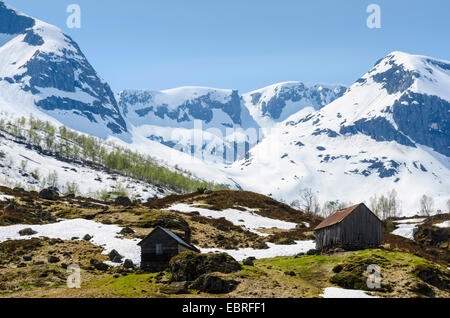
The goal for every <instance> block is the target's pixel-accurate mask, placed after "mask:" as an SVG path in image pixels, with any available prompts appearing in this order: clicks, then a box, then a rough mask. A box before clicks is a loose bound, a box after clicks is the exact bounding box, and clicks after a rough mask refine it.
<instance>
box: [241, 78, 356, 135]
mask: <svg viewBox="0 0 450 318" xmlns="http://www.w3.org/2000/svg"><path fill="white" fill-rule="evenodd" d="M346 90H347V87H345V86H342V85H322V84H304V83H301V82H285V83H279V84H275V85H271V86H268V87H265V88H262V89H258V90H256V91H253V92H250V93H247V94H244V95H243V99H244V101H245V106H246V107H247V108H248V110H249V111H250V114H252V116H253V118H255V120H256V121H257V122H258V123H259V124H260V125H261V126H263V127H268V126H273V124H275V123H278V122H281V121H284V120H286V119H287V118H288V117H289V116H291V115H293V114H295V113H297V112H299V111H300V110H302V109H304V108H307V109H306V110H305V111H306V112H312V111H314V110H319V109H321V108H322V107H324V106H325V105H328V104H329V103H331V102H332V101H334V100H335V99H337V98H339V97H341V96H342V95H343V94H344V93H345V91H346Z"/></svg>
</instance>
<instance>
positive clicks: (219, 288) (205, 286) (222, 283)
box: [192, 273, 239, 294]
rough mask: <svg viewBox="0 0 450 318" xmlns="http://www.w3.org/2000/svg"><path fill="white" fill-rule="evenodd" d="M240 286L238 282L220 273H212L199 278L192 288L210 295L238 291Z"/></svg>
mask: <svg viewBox="0 0 450 318" xmlns="http://www.w3.org/2000/svg"><path fill="white" fill-rule="evenodd" d="M238 284H239V283H238V282H237V281H235V280H231V279H227V278H226V277H225V276H224V275H221V274H219V273H210V274H203V275H201V276H200V277H199V278H197V279H196V280H195V282H194V283H193V284H192V287H193V288H194V289H197V290H199V291H202V292H205V293H209V294H226V293H229V292H232V291H233V290H234V289H236V286H237V285H238Z"/></svg>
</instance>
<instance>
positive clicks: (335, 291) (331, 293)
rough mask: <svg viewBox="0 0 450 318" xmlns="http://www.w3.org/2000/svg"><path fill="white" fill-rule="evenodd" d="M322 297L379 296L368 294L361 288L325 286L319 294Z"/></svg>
mask: <svg viewBox="0 0 450 318" xmlns="http://www.w3.org/2000/svg"><path fill="white" fill-rule="evenodd" d="M320 296H321V297H323V298H379V297H377V296H371V295H368V294H367V293H366V292H365V291H362V290H352V289H343V288H337V287H327V288H325V289H324V290H323V294H321V295H320Z"/></svg>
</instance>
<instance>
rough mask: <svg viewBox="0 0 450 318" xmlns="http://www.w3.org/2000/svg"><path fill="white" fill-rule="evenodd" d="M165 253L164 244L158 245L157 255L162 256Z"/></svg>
mask: <svg viewBox="0 0 450 318" xmlns="http://www.w3.org/2000/svg"><path fill="white" fill-rule="evenodd" d="M162 253H163V246H162V244H156V254H157V255H161V254H162Z"/></svg>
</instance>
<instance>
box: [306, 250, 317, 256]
mask: <svg viewBox="0 0 450 318" xmlns="http://www.w3.org/2000/svg"><path fill="white" fill-rule="evenodd" d="M318 253H319V251H318V250H316V249H312V250H309V251H308V252H306V255H309V256H312V255H318Z"/></svg>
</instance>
